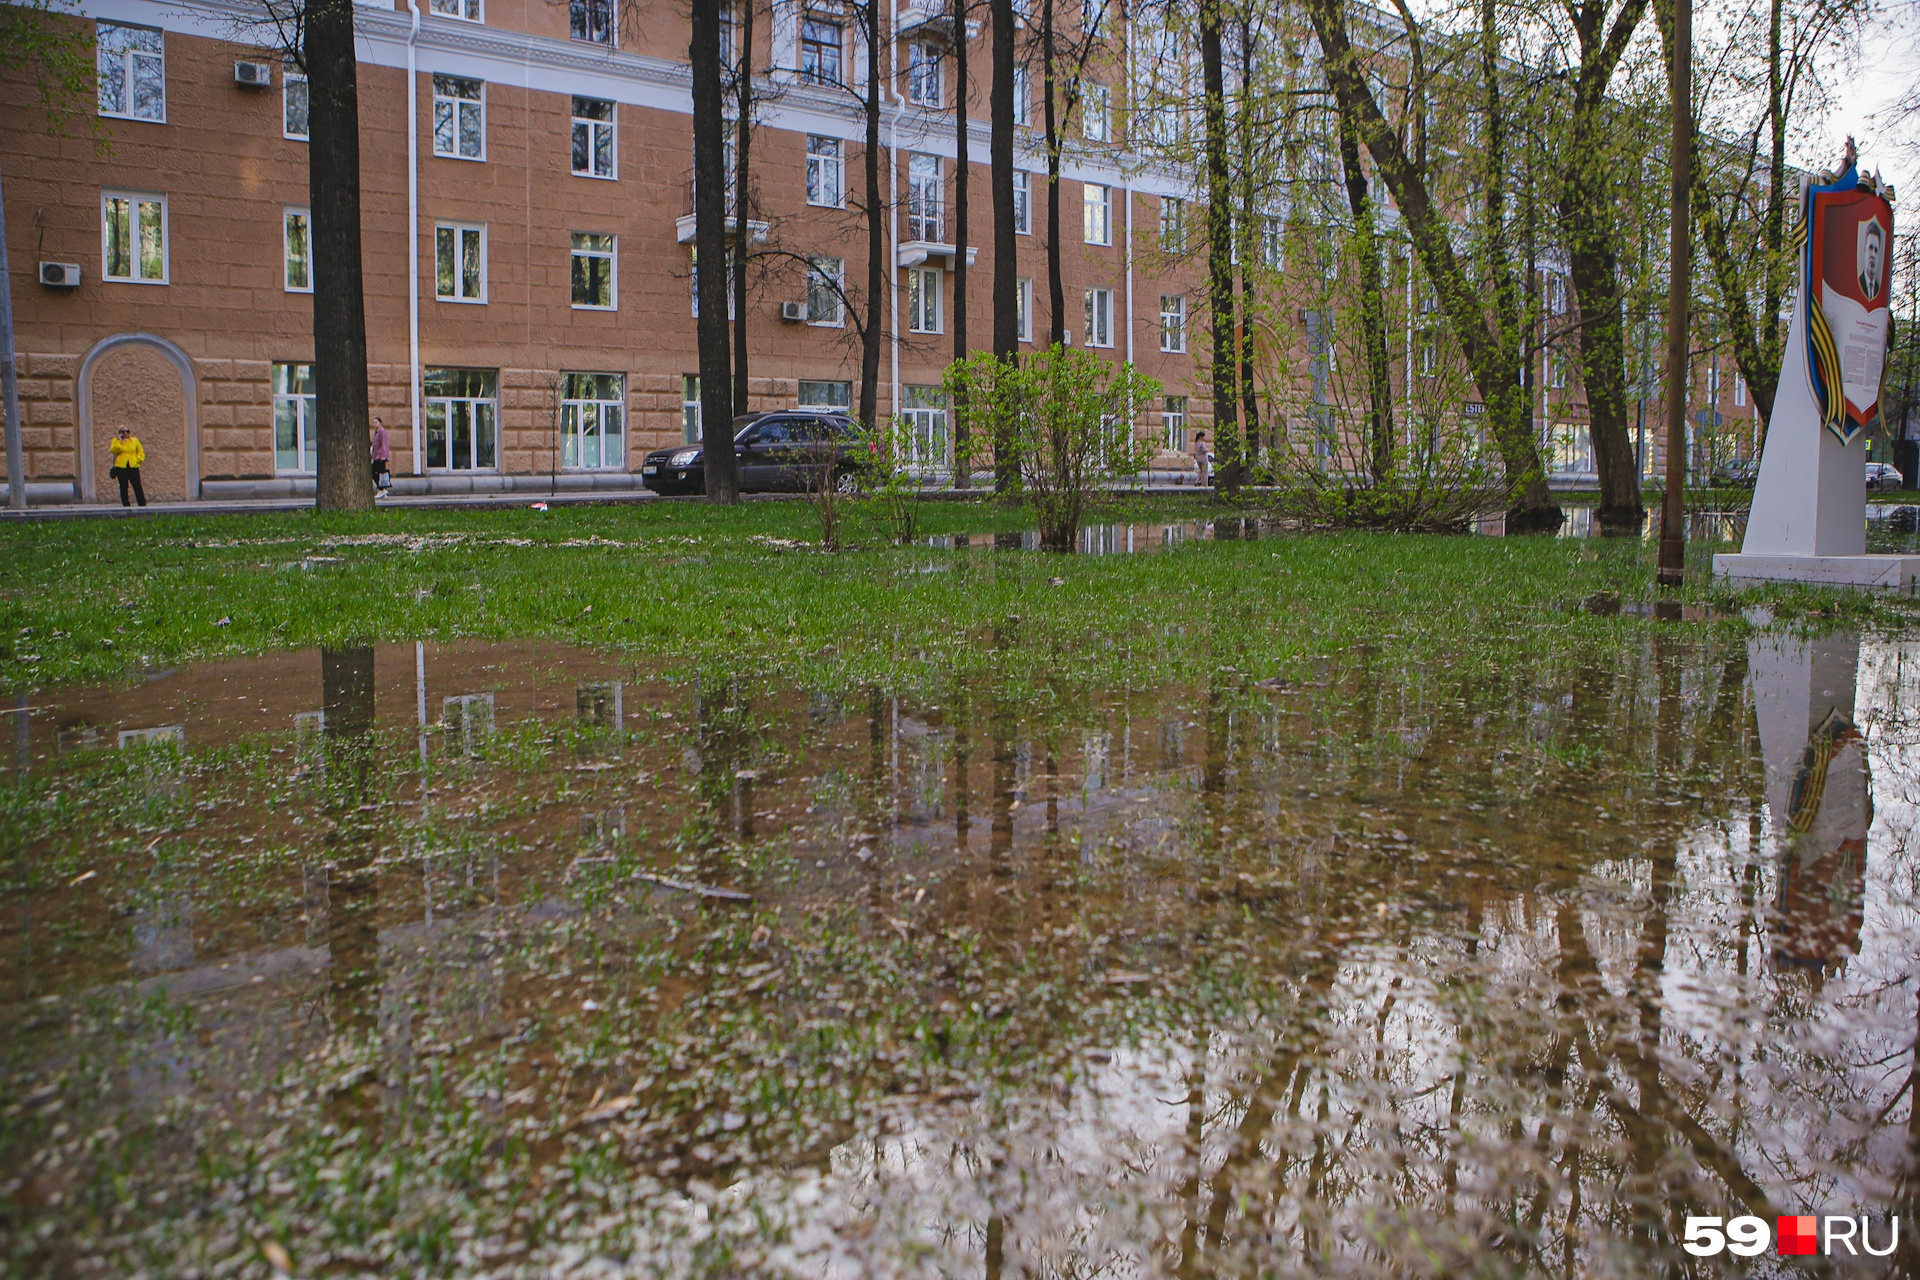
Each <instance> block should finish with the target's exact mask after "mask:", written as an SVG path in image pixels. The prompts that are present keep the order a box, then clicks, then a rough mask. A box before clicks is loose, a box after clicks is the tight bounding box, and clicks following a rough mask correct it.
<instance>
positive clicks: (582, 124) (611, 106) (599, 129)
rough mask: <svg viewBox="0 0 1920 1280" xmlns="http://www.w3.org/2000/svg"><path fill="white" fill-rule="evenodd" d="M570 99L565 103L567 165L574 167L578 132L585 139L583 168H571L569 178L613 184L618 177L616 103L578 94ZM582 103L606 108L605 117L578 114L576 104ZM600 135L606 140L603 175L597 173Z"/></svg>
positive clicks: (617, 110)
mask: <svg viewBox="0 0 1920 1280" xmlns="http://www.w3.org/2000/svg"><path fill="white" fill-rule="evenodd" d="M570 96H571V99H572V101H571V102H570V103H569V110H571V111H572V112H573V117H572V118H573V131H572V132H571V133H570V134H568V136H567V151H568V155H567V163H568V164H569V165H573V164H574V155H573V151H574V148H575V147H576V146H577V144H578V143H579V140H580V134H581V131H582V130H585V131H586V137H587V167H586V168H584V169H582V168H579V167H578V166H577V165H575V166H574V169H573V176H574V177H576V178H594V179H597V180H599V181H602V182H614V181H617V180H618V179H619V177H620V128H619V124H620V104H619V103H617V102H614V101H612V100H611V99H608V98H592V97H588V96H587V95H585V94H579V93H576V94H572V95H570ZM583 102H594V103H599V104H602V105H604V106H605V107H606V108H607V118H606V119H605V120H601V119H598V118H596V117H594V116H583V115H581V114H580V104H581V103H583ZM602 133H604V134H605V135H606V139H607V171H606V172H605V173H601V172H600V146H599V143H600V137H601V134H602Z"/></svg>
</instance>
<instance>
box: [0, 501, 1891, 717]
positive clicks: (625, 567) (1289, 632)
mask: <svg viewBox="0 0 1920 1280" xmlns="http://www.w3.org/2000/svg"><path fill="white" fill-rule="evenodd" d="M1237 514H1238V513H1237V512H1235V511H1234V510H1232V509H1230V508H1226V507H1209V506H1205V505H1202V504H1201V503H1199V502H1197V501H1195V500H1191V499H1186V500H1177V499H1176V500H1158V501H1134V502H1132V503H1130V504H1126V505H1120V506H1116V507H1112V508H1109V509H1107V510H1106V511H1104V512H1103V513H1102V515H1101V517H1100V518H1101V519H1103V520H1112V521H1131V522H1134V523H1136V524H1152V523H1175V524H1188V523H1191V522H1193V521H1196V520H1200V519H1209V518H1214V517H1221V518H1227V517H1232V516H1235V515H1237ZM1021 515H1022V513H1020V512H1018V511H1008V510H1005V509H1002V508H998V507H995V506H992V505H989V504H984V503H951V504H949V503H928V504H925V510H924V519H923V529H922V532H923V536H925V535H939V534H955V533H969V534H972V535H975V536H974V538H973V542H974V546H973V547H972V548H971V549H966V550H961V549H945V548H935V547H928V546H924V545H921V546H910V547H893V546H888V545H886V544H885V541H884V535H883V533H882V532H881V530H880V528H879V526H878V524H877V522H875V523H873V524H871V525H870V526H869V527H868V528H866V529H865V530H864V542H865V544H866V545H864V546H856V547H854V548H852V549H848V550H844V551H841V552H838V553H833V554H829V553H825V552H822V551H821V550H819V549H818V548H817V546H816V545H815V543H814V540H815V538H816V537H817V533H818V527H817V521H816V519H815V518H814V516H813V514H812V512H811V510H810V508H809V507H807V506H806V505H805V504H803V503H748V504H745V505H743V506H741V507H738V508H735V509H732V510H727V509H719V508H713V507H709V506H706V505H704V504H701V503H671V504H668V503H661V504H650V505H645V506H619V507H593V508H563V509H557V510H554V511H550V512H536V511H532V510H524V511H498V510H495V511H420V512H412V511H404V512H403V511H380V512H375V513H371V514H368V515H364V516H316V515H307V514H299V515H263V516H246V517H222V518H214V519H184V518H183V519H173V518H161V519H151V520H143V521H137V522H135V521H125V522H123V521H86V522H70V523H69V522H59V523H47V524H21V525H11V526H7V527H5V528H4V529H0V549H3V553H0V673H4V674H3V676H0V678H4V681H5V684H6V685H7V687H8V688H9V689H11V690H15V691H24V690H28V689H34V688H47V687H51V686H55V685H60V684H69V683H75V682H108V681H113V680H116V679H125V678H129V677H130V676H131V675H133V674H135V673H137V672H139V671H140V670H141V669H142V668H146V667H157V666H170V665H174V664H178V663H180V662H184V661H191V660H198V659H207V658H215V657H220V656H230V655H237V654H244V653H254V652H260V651H264V650H269V649H276V648H285V647H297V646H308V645H325V644H342V643H349V642H364V641H372V640H413V639H427V640H433V639H440V640H446V639H454V638H459V637H474V638H504V637H541V638H549V639H553V640H558V641H563V642H572V643H577V644H581V645H590V646H608V647H612V648H615V649H618V650H621V651H625V652H632V653H636V654H652V655H658V656H659V657H660V658H661V659H663V660H665V662H667V663H668V664H687V665H700V664H712V663H720V664H723V665H725V666H727V667H729V668H732V669H755V670H758V671H760V672H763V673H765V674H768V675H776V676H777V675H781V674H787V675H795V676H797V675H800V674H801V673H807V679H808V681H809V682H811V681H812V680H814V679H817V678H818V677H819V676H820V675H821V673H822V669H823V666H825V667H831V668H834V669H838V670H840V671H842V672H843V673H844V674H845V675H846V677H847V678H850V679H852V678H857V679H859V680H861V681H863V682H872V681H878V682H880V683H883V684H887V685H895V684H899V683H900V682H903V681H904V682H906V683H908V684H919V683H922V682H924V681H926V680H929V679H933V678H936V677H938V678H950V677H956V676H957V677H965V676H967V675H969V674H973V673H978V672H979V671H981V670H982V669H984V668H986V667H988V666H990V667H991V669H992V670H993V672H994V674H995V675H996V677H997V678H1000V679H1016V680H1018V679H1033V680H1038V681H1040V682H1042V683H1047V682H1053V681H1057V680H1060V679H1063V678H1064V679H1069V680H1073V681H1076V682H1079V681H1087V682H1091V683H1093V684H1101V685H1107V684H1112V683H1114V682H1116V681H1118V680H1122V679H1125V680H1135V679H1141V678H1148V679H1159V680H1167V679H1181V678H1185V677H1188V676H1190V675H1192V674H1193V673H1194V672H1195V671H1200V670H1206V669H1209V668H1211V667H1216V666H1221V665H1231V666H1234V667H1236V668H1237V669H1240V670H1243V671H1246V672H1248V673H1250V674H1252V675H1254V676H1256V677H1263V676H1265V675H1269V674H1273V673H1275V672H1279V671H1283V670H1285V669H1286V668H1287V667H1288V666H1289V664H1291V663H1294V662H1296V661H1298V660H1299V659H1301V658H1302V657H1304V656H1308V655H1324V654H1328V653H1332V652H1336V651H1338V650H1339V649H1340V648H1341V647H1343V646H1349V645H1352V644H1355V643H1358V642H1361V641H1370V640H1378V639H1380V638H1382V637H1383V636H1388V635H1390V636H1391V637H1392V642H1393V643H1394V644H1398V645H1404V646H1405V647H1407V648H1409V649H1410V650H1412V651H1413V652H1414V653H1416V654H1419V655H1424V656H1427V657H1438V656H1441V655H1449V656H1451V657H1453V658H1454V659H1455V660H1459V659H1461V658H1463V657H1471V656H1473V655H1475V654H1478V653H1480V652H1481V651H1482V650H1484V649H1486V648H1487V647H1488V645H1487V642H1488V641H1489V640H1497V641H1502V642H1507V643H1513V642H1519V641H1524V642H1525V643H1523V644H1522V647H1527V646H1528V645H1530V644H1532V643H1533V642H1535V641H1537V640H1547V641H1550V640H1551V636H1552V635H1553V634H1554V633H1556V632H1558V631H1562V630H1565V629H1567V628H1569V627H1578V626H1580V625H1583V624H1582V623H1580V622H1576V621H1574V620H1572V619H1571V618H1570V615H1569V614H1568V612H1567V607H1568V606H1570V605H1572V604H1574V603H1576V602H1578V601H1580V600H1582V599H1583V598H1585V597H1587V596H1590V595H1593V594H1595V593H1598V592H1608V591H1617V592H1620V593H1622V594H1623V595H1624V596H1626V597H1628V598H1636V597H1647V596H1649V595H1650V593H1651V591H1652V586H1651V576H1652V565H1651V548H1650V546H1649V545H1648V544H1646V543H1643V542H1640V541H1615V540H1598V539H1593V540H1573V539H1554V538H1513V539H1499V538H1484V537H1467V536H1460V537H1447V536H1415V535H1390V534H1367V533H1352V534H1320V535H1282V536H1267V537H1263V538H1261V539H1259V540H1256V541H1228V540H1222V541H1198V542H1196V541H1191V540H1189V541H1187V542H1184V543H1179V544H1176V545H1173V546H1171V547H1169V546H1167V545H1165V544H1164V543H1163V542H1162V541H1160V540H1161V538H1162V535H1161V534H1160V533H1159V532H1158V531H1157V530H1142V531H1141V540H1143V541H1144V540H1145V539H1148V538H1151V539H1154V540H1155V543H1156V547H1157V550H1156V551H1155V553H1153V554H1145V555H1138V554H1136V555H1113V556H1060V555H1048V554H1039V553H1023V554H1014V553H994V552H992V551H988V550H983V549H981V546H980V543H981V541H982V540H983V539H982V536H981V535H988V534H991V533H992V532H993V531H995V530H1003V531H1004V530H1006V529H1009V528H1017V527H1020V526H1021V525H1022V524H1023V523H1024V522H1023V521H1022V518H1021ZM862 533H863V531H862V530H861V529H860V528H859V527H858V526H856V539H857V540H858V539H860V538H861V536H862ZM1713 550H1714V548H1712V547H1706V546H1696V547H1693V548H1691V555H1692V557H1693V559H1692V561H1690V575H1691V576H1690V581H1689V585H1688V587H1687V589H1686V593H1685V594H1686V598H1687V599H1689V600H1693V601H1713V602H1716V603H1718V604H1720V605H1722V606H1724V607H1726V608H1728V609H1733V608H1735V607H1737V606H1741V605H1745V604H1750V603H1755V602H1761V601H1765V602H1768V603H1770V604H1772V605H1773V606H1774V607H1775V609H1776V611H1784V612H1785V613H1788V614H1791V613H1794V612H1796V611H1816V610H1817V611H1821V612H1825V613H1831V612H1834V611H1844V612H1846V613H1848V614H1850V615H1852V616H1856V617H1859V618H1862V619H1865V618H1869V617H1872V616H1874V615H1884V616H1886V617H1888V618H1889V619H1892V618H1898V617H1905V616H1908V615H1907V606H1906V605H1904V604H1902V603H1901V602H1899V601H1889V600H1879V601H1876V600H1873V599H1870V598H1868V597H1865V596H1862V595H1844V594H1839V595H1837V594H1832V593H1824V592H1818V591H1811V590H1805V589H1800V588H1790V587H1782V586H1775V587H1768V588H1754V589H1749V590H1747V591H1744V592H1741V593H1737V594H1736V593H1732V592H1730V591H1729V590H1728V589H1727V588H1726V587H1725V586H1724V585H1722V584H1715V583H1713V582H1712V581H1711V579H1710V578H1709V576H1708V574H1707V572H1706V566H1707V563H1708V557H1709V556H1710V555H1711V552H1712V551H1713ZM1056 580H1057V581H1056ZM1010 628H1017V629H1018V632H1019V643H1018V644H1017V645H1011V646H1003V647H1002V648H1001V649H1000V650H996V649H995V647H994V645H993V644H991V643H990V640H991V637H992V636H993V634H994V633H995V632H996V630H998V631H1000V632H1003V633H1004V632H1007V631H1008V630H1009V629H1010Z"/></svg>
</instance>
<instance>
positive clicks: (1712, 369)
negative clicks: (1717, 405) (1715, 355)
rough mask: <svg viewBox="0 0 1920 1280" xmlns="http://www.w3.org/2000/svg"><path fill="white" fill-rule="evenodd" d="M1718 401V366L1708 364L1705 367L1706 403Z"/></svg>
mask: <svg viewBox="0 0 1920 1280" xmlns="http://www.w3.org/2000/svg"><path fill="white" fill-rule="evenodd" d="M1719 399H1720V366H1719V365H1717V364H1710V365H1708V366H1707V403H1708V404H1712V403H1714V402H1715V401H1717V400H1719Z"/></svg>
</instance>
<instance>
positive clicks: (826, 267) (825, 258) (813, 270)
mask: <svg viewBox="0 0 1920 1280" xmlns="http://www.w3.org/2000/svg"><path fill="white" fill-rule="evenodd" d="M815 281H819V282H820V283H819V285H818V290H817V294H816V287H815ZM846 282H847V260H846V259H845V258H835V257H831V256H829V255H827V254H810V255H808V257H807V323H808V324H810V325H813V326H814V327H816V328H824V329H841V328H845V327H846V323H847V308H846V304H845V303H844V302H843V301H842V297H843V296H844V295H843V293H842V290H844V289H845V288H846ZM816 296H821V297H826V298H831V299H832V300H833V308H832V312H833V313H832V315H830V316H822V315H820V314H819V313H818V312H816V311H815V310H814V305H813V303H814V299H815V297H816Z"/></svg>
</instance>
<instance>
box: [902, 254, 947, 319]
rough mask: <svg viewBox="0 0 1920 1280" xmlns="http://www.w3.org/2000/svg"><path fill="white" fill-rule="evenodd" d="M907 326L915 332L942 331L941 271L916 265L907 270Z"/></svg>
mask: <svg viewBox="0 0 1920 1280" xmlns="http://www.w3.org/2000/svg"><path fill="white" fill-rule="evenodd" d="M907 328H908V330H909V331H911V332H913V333H938V332H940V271H939V269H938V268H936V267H915V268H913V269H912V270H910V271H908V272H907Z"/></svg>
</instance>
